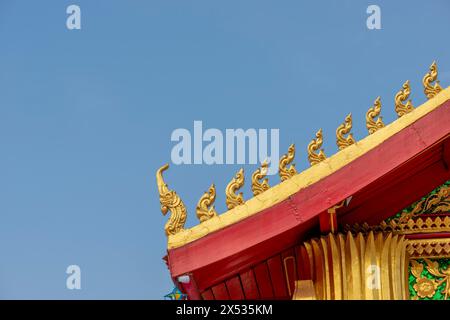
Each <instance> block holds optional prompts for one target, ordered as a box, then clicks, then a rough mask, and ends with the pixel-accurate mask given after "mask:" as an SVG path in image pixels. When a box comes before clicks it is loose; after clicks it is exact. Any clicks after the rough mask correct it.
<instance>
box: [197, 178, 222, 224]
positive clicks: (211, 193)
mask: <svg viewBox="0 0 450 320" xmlns="http://www.w3.org/2000/svg"><path fill="white" fill-rule="evenodd" d="M214 201H216V187H215V186H214V183H213V184H212V185H211V186H210V187H209V190H208V191H207V192H205V193H204V194H203V195H202V197H201V198H200V200H198V203H197V208H196V211H197V218H198V219H199V220H200V222H204V221H206V220H209V219H211V218H212V217H215V216H217V211H216V209H214V205H213V204H214Z"/></svg>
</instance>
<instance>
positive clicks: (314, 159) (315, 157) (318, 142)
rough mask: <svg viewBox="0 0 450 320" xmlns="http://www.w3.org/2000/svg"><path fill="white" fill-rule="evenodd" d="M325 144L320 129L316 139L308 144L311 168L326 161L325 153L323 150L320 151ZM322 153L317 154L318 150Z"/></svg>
mask: <svg viewBox="0 0 450 320" xmlns="http://www.w3.org/2000/svg"><path fill="white" fill-rule="evenodd" d="M322 143H323V135H322V129H319V131H317V133H316V139H313V140H312V141H311V142H310V143H309V144H308V160H309V163H310V164H311V166H313V165H315V164H318V163H319V162H321V161H323V160H325V159H326V156H325V152H324V151H323V149H320V148H321V147H322ZM319 149H320V151H319V152H318V153H316V152H317V151H318V150H319Z"/></svg>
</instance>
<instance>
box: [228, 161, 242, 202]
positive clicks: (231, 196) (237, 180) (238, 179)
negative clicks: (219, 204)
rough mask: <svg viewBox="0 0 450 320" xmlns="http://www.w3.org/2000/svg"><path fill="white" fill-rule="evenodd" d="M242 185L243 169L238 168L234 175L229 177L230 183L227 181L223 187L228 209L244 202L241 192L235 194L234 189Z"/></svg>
mask: <svg viewBox="0 0 450 320" xmlns="http://www.w3.org/2000/svg"><path fill="white" fill-rule="evenodd" d="M243 185H244V169H242V168H241V169H240V170H239V171H238V172H237V173H236V176H235V177H234V178H233V179H231V181H230V183H228V185H227V187H226V189H225V195H226V200H225V202H226V204H227V208H228V209H229V210H231V209H233V208H235V207H237V206H239V205H241V204H243V203H244V197H243V194H242V192H241V193H239V194H236V191H237V190H239V189H240V188H241V187H242V186H243Z"/></svg>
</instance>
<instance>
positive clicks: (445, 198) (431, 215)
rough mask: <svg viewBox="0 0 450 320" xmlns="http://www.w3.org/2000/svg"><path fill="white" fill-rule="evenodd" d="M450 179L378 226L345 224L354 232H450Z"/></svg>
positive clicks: (345, 227)
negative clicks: (443, 214) (447, 213)
mask: <svg viewBox="0 0 450 320" xmlns="http://www.w3.org/2000/svg"><path fill="white" fill-rule="evenodd" d="M446 212H450V181H447V182H446V183H444V184H443V185H442V186H440V187H438V188H436V189H435V190H433V191H432V192H431V193H429V194H428V195H427V196H425V197H423V198H422V199H421V200H419V201H417V202H416V203H414V204H412V205H411V206H410V207H408V208H406V209H405V210H403V211H402V212H401V213H400V214H397V215H395V216H394V217H393V218H390V219H387V220H386V221H383V222H381V223H380V224H379V225H376V226H369V225H368V224H367V223H363V224H354V225H353V226H351V227H350V226H348V225H346V226H344V229H345V230H350V231H352V232H369V231H371V230H373V231H393V232H395V233H399V234H414V233H439V232H450V215H445V216H440V215H439V214H442V213H446Z"/></svg>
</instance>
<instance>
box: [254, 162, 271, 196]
mask: <svg viewBox="0 0 450 320" xmlns="http://www.w3.org/2000/svg"><path fill="white" fill-rule="evenodd" d="M268 168H269V164H268V163H267V161H266V160H264V162H263V163H262V164H261V168H258V169H256V170H255V172H253V174H252V191H253V195H254V196H257V195H258V194H260V193H263V192H264V191H266V190H267V189H269V188H270V186H269V179H267V178H266V179H264V180H262V179H263V178H264V177H265V176H266V175H267V170H268ZM261 180H262V181H261Z"/></svg>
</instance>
